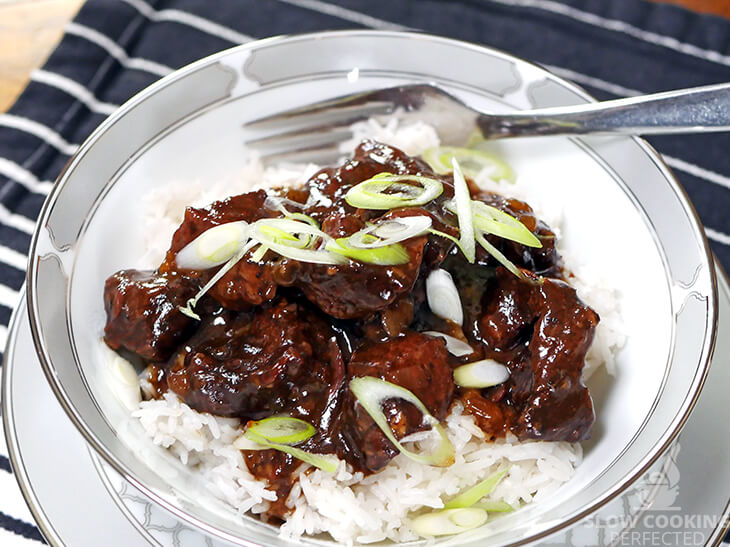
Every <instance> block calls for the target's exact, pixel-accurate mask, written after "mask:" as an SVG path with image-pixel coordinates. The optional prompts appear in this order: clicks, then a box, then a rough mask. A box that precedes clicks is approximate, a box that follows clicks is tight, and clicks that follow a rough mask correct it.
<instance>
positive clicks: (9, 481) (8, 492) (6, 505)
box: [0, 473, 35, 547]
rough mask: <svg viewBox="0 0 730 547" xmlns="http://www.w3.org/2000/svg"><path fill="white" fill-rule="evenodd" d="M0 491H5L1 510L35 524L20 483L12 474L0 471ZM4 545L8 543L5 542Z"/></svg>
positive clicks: (0, 506)
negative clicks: (21, 491)
mask: <svg viewBox="0 0 730 547" xmlns="http://www.w3.org/2000/svg"><path fill="white" fill-rule="evenodd" d="M0 492H2V493H3V494H2V495H3V499H2V505H0V511H2V512H3V513H5V514H6V515H8V516H9V517H13V518H15V519H18V520H22V521H24V522H27V523H29V524H33V523H34V522H35V521H34V520H33V515H31V513H30V510H29V509H28V506H27V505H26V504H25V500H24V499H23V495H22V494H21V493H20V488H18V483H17V481H16V480H15V477H14V476H13V475H12V474H10V473H0ZM2 545H3V547H4V546H5V545H7V544H6V543H3V544H2Z"/></svg>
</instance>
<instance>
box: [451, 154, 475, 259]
mask: <svg viewBox="0 0 730 547" xmlns="http://www.w3.org/2000/svg"><path fill="white" fill-rule="evenodd" d="M451 163H452V165H453V167H454V202H455V205H456V218H457V220H458V221H459V233H460V235H459V243H460V245H459V247H460V248H461V252H463V253H464V256H465V257H466V259H467V260H468V261H469V263H470V264H473V263H474V259H475V258H476V244H475V243H474V220H473V219H472V207H471V195H470V194H469V187H468V186H467V184H466V179H465V178H464V174H463V173H462V172H461V168H460V167H459V162H458V161H456V158H453V159H452V160H451Z"/></svg>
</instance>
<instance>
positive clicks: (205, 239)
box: [175, 220, 249, 270]
mask: <svg viewBox="0 0 730 547" xmlns="http://www.w3.org/2000/svg"><path fill="white" fill-rule="evenodd" d="M248 233H249V225H248V222H246V221H243V220H239V221H236V222H227V223H225V224H219V225H217V226H213V227H212V228H209V229H207V230H206V231H205V232H203V233H202V234H200V235H199V236H198V237H196V238H195V239H194V240H192V241H191V242H190V243H188V244H187V245H185V247H183V248H182V249H180V251H178V253H177V255H175V263H176V264H177V266H178V267H179V268H184V269H186V270H207V269H209V268H213V267H215V266H219V265H220V264H223V263H224V262H227V261H228V260H230V259H231V258H233V256H235V254H236V253H237V252H238V251H239V250H240V249H241V247H243V246H244V245H245V244H246V241H248Z"/></svg>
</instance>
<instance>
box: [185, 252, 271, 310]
mask: <svg viewBox="0 0 730 547" xmlns="http://www.w3.org/2000/svg"><path fill="white" fill-rule="evenodd" d="M257 243H258V242H256V241H249V242H248V243H247V244H246V245H244V247H243V248H242V249H241V250H239V251H238V252H237V253H236V254H235V256H233V257H231V259H230V260H229V261H228V262H226V263H225V264H224V265H223V266H221V268H220V269H219V270H218V271H217V272H216V273H215V275H214V276H213V277H211V278H210V281H208V282H207V283H206V284H205V286H204V287H203V288H202V289H200V290H199V291H198V294H196V295H195V296H194V297H193V298H191V299H189V300H188V302H187V304H186V305H185V307H183V306H179V307H178V309H179V310H180V312H182V314H183V315H187V316H188V317H191V318H193V319H196V320H198V321H200V316H199V315H198V314H197V313H195V311H193V308H195V306H196V305H197V304H198V300H200V299H201V297H202V296H203V295H204V294H205V293H207V292H208V291H209V290H210V289H211V288H212V287H213V285H215V284H216V283H218V281H219V280H220V278H221V277H223V276H224V275H226V273H228V271H229V270H230V269H231V268H233V266H235V265H236V264H238V262H239V261H240V260H241V259H242V258H243V255H245V254H246V253H247V252H248V251H249V250H251V249H252V248H253V247H254V246H255V245H256V244H257Z"/></svg>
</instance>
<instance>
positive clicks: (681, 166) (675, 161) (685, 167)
mask: <svg viewBox="0 0 730 547" xmlns="http://www.w3.org/2000/svg"><path fill="white" fill-rule="evenodd" d="M663 157H664V161H666V162H667V165H669V166H670V167H672V168H673V169H677V170H678V171H684V172H685V173H687V174H689V175H692V176H695V177H697V178H700V179H704V180H707V181H710V182H714V183H715V184H719V185H720V186H723V187H724V188H727V189H728V190H730V177H726V176H725V175H721V174H720V173H717V172H715V171H710V170H709V169H705V168H704V167H700V166H698V165H695V164H693V163H689V162H686V161H684V160H680V159H679V158H674V157H672V156H664V155H663Z"/></svg>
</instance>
